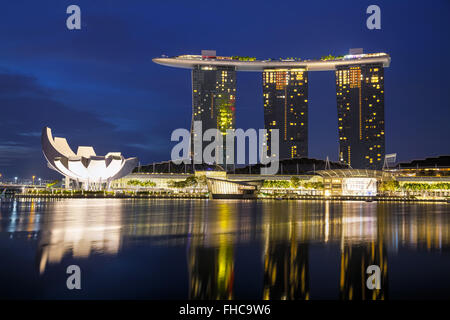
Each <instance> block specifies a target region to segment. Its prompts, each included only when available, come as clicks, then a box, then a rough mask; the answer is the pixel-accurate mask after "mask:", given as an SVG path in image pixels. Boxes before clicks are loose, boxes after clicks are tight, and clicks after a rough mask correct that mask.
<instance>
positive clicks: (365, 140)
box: [336, 63, 385, 169]
mask: <svg viewBox="0 0 450 320" xmlns="http://www.w3.org/2000/svg"><path fill="white" fill-rule="evenodd" d="M336 99H337V111H338V131H339V146H340V147H339V160H341V161H343V162H345V163H348V164H349V165H351V166H352V167H353V168H356V169H364V168H367V169H381V168H382V166H383V161H384V155H385V136H384V68H383V65H382V64H381V63H376V64H360V65H351V66H338V67H337V68H336Z"/></svg>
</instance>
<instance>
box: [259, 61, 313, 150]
mask: <svg viewBox="0 0 450 320" xmlns="http://www.w3.org/2000/svg"><path fill="white" fill-rule="evenodd" d="M263 98H264V125H265V128H266V129H267V131H268V133H269V132H270V131H271V130H272V129H278V130H279V133H280V154H279V158H280V159H291V158H296V157H307V156H308V72H306V70H305V69H303V68H296V69H265V70H264V71H263ZM270 143H271V141H270V134H268V146H269V148H270Z"/></svg>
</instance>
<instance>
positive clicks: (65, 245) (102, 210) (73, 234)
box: [38, 199, 122, 274]
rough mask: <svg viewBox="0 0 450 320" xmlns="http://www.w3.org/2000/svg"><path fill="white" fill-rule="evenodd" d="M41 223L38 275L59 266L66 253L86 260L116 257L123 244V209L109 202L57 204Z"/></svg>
mask: <svg viewBox="0 0 450 320" xmlns="http://www.w3.org/2000/svg"><path fill="white" fill-rule="evenodd" d="M52 212H53V214H52V215H50V216H46V217H45V220H44V221H43V223H42V227H41V228H42V231H41V236H40V240H39V248H40V249H39V251H38V257H39V258H38V260H39V272H40V273H41V274H42V273H43V272H44V271H45V268H46V266H47V264H55V263H60V262H61V260H62V258H63V257H64V256H65V255H67V254H72V256H73V257H74V258H87V257H89V255H91V254H92V253H100V254H107V255H115V254H117V252H118V251H119V248H120V243H121V223H122V221H121V220H122V207H121V206H120V205H118V204H117V203H115V202H111V201H108V199H95V200H91V199H89V200H87V199H86V200H85V199H76V200H72V201H70V202H56V203H54V210H52Z"/></svg>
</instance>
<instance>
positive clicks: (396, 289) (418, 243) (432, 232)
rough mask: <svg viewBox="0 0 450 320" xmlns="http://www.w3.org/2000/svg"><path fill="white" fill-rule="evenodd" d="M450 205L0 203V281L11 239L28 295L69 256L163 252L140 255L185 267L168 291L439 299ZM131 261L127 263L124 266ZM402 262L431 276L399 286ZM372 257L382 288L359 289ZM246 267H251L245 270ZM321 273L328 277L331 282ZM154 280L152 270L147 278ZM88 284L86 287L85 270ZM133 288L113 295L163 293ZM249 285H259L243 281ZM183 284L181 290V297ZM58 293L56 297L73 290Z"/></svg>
mask: <svg viewBox="0 0 450 320" xmlns="http://www.w3.org/2000/svg"><path fill="white" fill-rule="evenodd" d="M449 208H450V205H448V204H445V203H440V204H438V203H434V204H433V203H376V202H372V203H366V202H320V201H276V200H275V201H238V200H214V201H205V200H116V199H114V200H111V199H71V200H60V201H49V202H17V201H15V202H9V203H2V205H1V214H0V236H1V237H0V256H1V257H2V258H3V261H2V264H3V266H2V268H3V269H0V270H1V271H3V272H2V274H1V275H0V277H1V278H3V279H4V280H5V279H8V278H9V279H10V280H9V281H10V282H11V283H12V282H14V280H11V279H14V277H20V275H19V274H18V273H19V272H18V271H17V272H16V271H15V270H16V269H15V267H14V265H15V264H17V265H18V269H19V270H21V267H22V266H21V265H20V264H21V263H23V262H21V261H19V260H18V259H16V258H15V257H14V256H11V254H10V253H9V251H7V250H6V249H4V248H6V247H9V246H15V245H17V248H19V249H18V250H23V248H24V247H26V243H32V244H33V245H35V248H34V249H33V253H32V254H34V255H35V257H34V258H35V263H34V266H33V269H32V270H33V271H32V272H31V273H35V274H33V275H31V276H32V277H31V278H32V282H35V283H31V284H30V285H39V286H41V287H42V288H43V290H45V291H46V294H45V295H41V294H40V291H38V292H35V293H34V295H33V296H32V297H37V298H39V297H50V298H52V297H58V294H59V293H60V292H61V291H58V290H59V289H58V290H55V292H54V294H53V295H52V293H50V294H49V293H48V291H49V290H50V291H51V289H49V287H51V285H49V284H48V281H50V280H48V279H47V278H46V274H49V276H48V277H50V276H53V275H52V273H54V272H60V271H61V268H62V267H66V266H67V262H66V260H67V259H72V260H71V261H74V263H78V262H79V263H83V265H87V266H89V267H94V266H95V267H96V266H99V267H101V268H107V267H108V264H107V263H106V262H105V261H104V260H99V257H108V258H109V259H110V260H108V263H111V264H113V263H115V262H120V263H122V264H121V265H120V269H118V270H116V271H111V272H112V273H111V274H110V275H112V276H114V277H122V276H123V275H124V273H136V274H137V275H142V274H144V273H145V272H146V271H147V268H150V266H149V265H148V264H149V262H145V263H144V262H142V263H139V262H135V259H137V260H138V261H139V255H144V254H146V253H148V252H150V250H153V249H155V248H163V249H164V250H159V251H158V253H157V256H155V259H151V257H150V261H151V262H150V264H152V266H153V264H155V265H156V264H158V261H164V262H161V263H162V264H167V259H169V260H170V259H177V261H180V260H181V259H182V260H183V261H185V264H184V265H182V264H174V265H170V264H167V265H164V266H163V267H165V266H166V267H167V268H172V269H175V270H176V271H177V272H179V273H180V274H181V275H180V277H181V278H182V279H184V278H183V277H184V276H183V274H186V276H185V278H186V279H185V281H181V282H180V283H178V284H171V285H170V286H169V285H168V286H166V287H165V289H164V290H165V291H164V295H165V296H164V297H166V298H167V297H169V298H170V297H173V298H190V299H232V298H253V299H261V298H263V299H316V298H331V299H389V298H405V297H416V298H426V297H427V296H422V294H425V292H436V294H439V295H442V294H444V295H447V297H448V296H449V295H450V294H448V293H447V291H450V279H449V276H447V275H446V270H448V266H450V257H449V250H448V249H449V247H450V245H449V244H450V209H449ZM152 248H153V249H152ZM170 248H182V249H183V250H182V251H180V250H178V251H173V250H170ZM242 248H247V249H245V250H246V253H248V254H246V255H242V254H240V252H242V250H243V249H242ZM324 248H325V249H324ZM405 250H406V251H405ZM27 252H28V251H27ZM152 252H153V251H152ZM182 252H184V253H182ZM403 252H407V255H406V254H403ZM180 253H182V254H180ZM155 255H156V254H155ZM161 255H162V256H161ZM327 255H330V257H327ZM436 257H440V258H439V259H438V260H435V259H436ZM159 259H161V260H159ZM325 260H326V261H327V262H329V261H332V264H330V265H329V266H324V265H322V263H321V262H320V261H325ZM391 260H392V261H391ZM130 261H134V262H133V265H131V264H130V265H129V266H126V267H123V264H127V263H128V262H130ZM317 261H319V263H318V262H317ZM411 261H413V262H417V261H419V263H423V264H424V266H425V268H429V270H430V272H431V270H432V272H434V273H437V274H435V275H434V276H435V277H434V276H433V277H432V279H435V280H433V281H436V283H434V282H433V281H431V282H430V281H428V280H427V282H426V283H425V284H424V283H423V282H421V283H419V287H420V290H419V289H418V290H417V291H414V290H413V291H411V290H410V289H409V288H406V286H405V280H404V279H406V278H408V274H409V276H411V275H413V274H414V275H416V273H414V272H417V271H415V270H414V268H415V266H414V265H412V266H409V264H410V263H411ZM435 261H439V262H435ZM372 264H376V265H379V266H380V268H381V270H382V285H381V286H382V289H381V290H375V291H372V290H368V289H367V288H366V287H365V279H366V274H365V270H366V268H367V266H369V265H372ZM247 265H252V266H256V267H255V269H254V270H247V269H248V267H246V266H247ZM52 266H54V267H55V268H52ZM405 266H406V270H405ZM408 266H409V268H410V269H408ZM158 267H161V266H158ZM24 268H25V266H24ZM163 269H164V268H163ZM399 269H402V272H403V275H402V274H401V273H399V271H398V270H399ZM4 270H6V271H4ZM159 270H160V269H159ZM322 270H324V271H322ZM5 272H7V273H9V274H5ZM21 272H22V271H21ZM26 272H27V273H28V274H29V273H30V270H29V269H27V271H26ZM159 272H160V273H161V272H162V273H164V270H163V271H161V270H160V271H159ZM322 272H327V273H330V274H333V275H334V276H333V277H334V279H333V280H332V281H331V282H333V285H331V288H330V284H329V283H326V280H325V279H324V277H323V276H322ZM405 272H406V273H405ZM424 272H427V270H426V269H425V270H424ZM319 273H320V274H319ZM158 276H159V274H158V273H155V274H152V275H151V277H152V278H151V279H152V282H153V281H154V279H156V278H158ZM168 276H169V277H170V275H168ZM439 276H440V277H441V278H438V277H439ZM1 278H0V279H1ZM325 278H326V277H325ZM428 278H430V276H429V277H428ZM42 279H46V280H45V281H47V282H45V281H44V280H42ZM317 279H319V280H317ZM51 281H55V280H51ZM89 281H90V282H91V283H93V284H94V283H95V281H96V280H95V277H92V278H90V280H89ZM155 281H156V280H155ZM438 281H439V282H438ZM182 282H185V283H182ZM11 285H12V284H11ZM21 285H24V284H23V283H21ZM133 285H134V286H136V285H137V286H140V285H142V286H143V288H141V289H139V290H137V291H139V294H138V295H137V296H135V295H133V296H127V294H126V293H122V295H121V294H120V293H117V295H114V296H113V297H119V298H136V297H138V298H155V297H160V296H159V293H161V294H162V293H163V291H158V290H160V289H157V288H153V289H148V288H145V284H144V283H140V284H139V283H138V284H136V283H135V284H133ZM100 286H101V285H100ZM130 286H132V284H130ZM248 286H250V287H253V288H257V290H256V289H255V290H254V291H251V290H250V289H248V288H245V287H248ZM185 288H186V291H187V293H186V292H185V293H183V294H181V293H180V292H182V291H183V290H184V289H185ZM23 289H24V291H26V288H23ZM446 289H449V290H446ZM130 290H131V288H130ZM148 290H150V291H151V292H150V291H148ZM407 290H409V291H407ZM256 291H257V292H256ZM411 292H412V293H411ZM391 293H392V294H391ZM84 294H85V296H83V297H84V298H104V297H111V296H110V295H108V294H110V293H108V294H106V293H104V292H101V291H95V294H94V291H92V292H89V291H87V292H84ZM67 295H68V293H64V294H63V297H68V298H71V297H72V296H70V295H68V296H67ZM0 296H1V297H8V292H7V291H1V289H0ZM14 297H19V298H20V297H29V296H28V295H27V294H25V293H24V294H23V296H22V295H21V294H16V295H15V296H14Z"/></svg>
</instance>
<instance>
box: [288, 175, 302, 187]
mask: <svg viewBox="0 0 450 320" xmlns="http://www.w3.org/2000/svg"><path fill="white" fill-rule="evenodd" d="M291 185H292V187H293V188H298V187H300V186H301V185H302V183H301V181H300V179H299V178H298V177H292V178H291Z"/></svg>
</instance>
